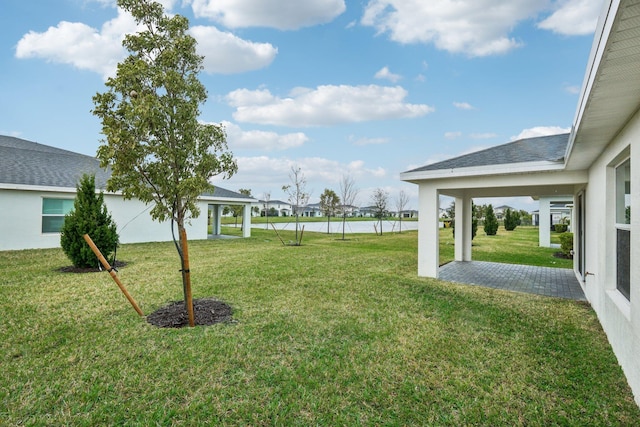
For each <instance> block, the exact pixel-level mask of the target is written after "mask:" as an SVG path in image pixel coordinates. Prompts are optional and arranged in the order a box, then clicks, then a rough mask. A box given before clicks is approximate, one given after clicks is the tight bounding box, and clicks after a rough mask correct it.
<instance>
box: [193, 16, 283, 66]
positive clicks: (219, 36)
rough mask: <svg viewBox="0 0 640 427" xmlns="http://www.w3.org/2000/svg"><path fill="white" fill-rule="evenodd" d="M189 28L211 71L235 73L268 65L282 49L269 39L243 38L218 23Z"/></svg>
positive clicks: (200, 53)
mask: <svg viewBox="0 0 640 427" xmlns="http://www.w3.org/2000/svg"><path fill="white" fill-rule="evenodd" d="M189 31H190V33H191V35H192V36H193V37H194V38H195V39H196V40H197V41H198V46H197V51H198V54H199V55H202V56H204V64H203V65H204V70H205V71H206V72H209V73H220V74H233V73H240V72H244V71H251V70H257V69H260V68H264V67H266V66H268V65H269V64H271V62H273V59H274V58H275V57H276V54H277V53H278V49H277V48H275V47H273V46H272V45H271V44H269V43H254V42H250V41H247V40H243V39H241V38H239V37H237V36H235V35H233V34H231V33H229V32H223V31H220V30H218V29H217V28H215V27H210V26H194V27H191V29H190V30H189Z"/></svg>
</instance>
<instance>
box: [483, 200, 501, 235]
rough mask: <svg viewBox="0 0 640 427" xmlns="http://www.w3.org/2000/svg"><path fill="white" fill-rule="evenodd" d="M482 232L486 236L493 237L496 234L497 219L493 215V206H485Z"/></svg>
mask: <svg viewBox="0 0 640 427" xmlns="http://www.w3.org/2000/svg"><path fill="white" fill-rule="evenodd" d="M484 232H485V233H487V236H495V235H496V233H498V219H497V218H496V214H495V213H493V206H492V205H489V206H487V209H486V210H485V213H484Z"/></svg>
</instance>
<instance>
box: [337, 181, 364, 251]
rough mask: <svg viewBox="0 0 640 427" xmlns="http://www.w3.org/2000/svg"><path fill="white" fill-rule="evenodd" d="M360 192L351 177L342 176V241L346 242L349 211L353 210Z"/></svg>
mask: <svg viewBox="0 0 640 427" xmlns="http://www.w3.org/2000/svg"><path fill="white" fill-rule="evenodd" d="M359 192H360V190H359V189H358V188H357V187H356V182H355V181H354V180H353V177H351V175H348V174H345V175H342V178H341V179H340V200H341V201H342V240H344V228H345V224H346V222H347V209H353V205H355V203H356V199H357V198H358V193H359Z"/></svg>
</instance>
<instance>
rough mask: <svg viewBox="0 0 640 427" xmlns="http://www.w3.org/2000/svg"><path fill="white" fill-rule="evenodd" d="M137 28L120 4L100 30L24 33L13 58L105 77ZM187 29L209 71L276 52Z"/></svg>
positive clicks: (75, 27) (70, 25) (266, 59)
mask: <svg viewBox="0 0 640 427" xmlns="http://www.w3.org/2000/svg"><path fill="white" fill-rule="evenodd" d="M165 3H167V4H170V3H171V2H169V1H166V2H165ZM137 30H138V27H137V25H136V23H135V20H134V19H133V17H132V16H131V15H130V14H129V13H127V12H125V11H123V10H122V9H118V15H117V17H115V18H114V19H111V20H109V21H107V22H106V23H105V24H104V25H103V26H102V28H101V29H99V30H98V29H96V28H92V27H90V26H88V25H86V24H83V23H80V22H66V21H62V22H60V23H59V24H58V25H57V26H55V27H50V28H49V29H48V30H47V31H45V32H43V33H37V32H35V31H30V32H29V33H27V34H25V35H24V36H23V37H22V39H20V41H19V42H18V44H17V47H16V57H17V58H42V59H45V60H47V61H50V62H56V63H61V64H68V65H72V66H74V67H76V68H78V69H81V70H89V71H93V72H96V73H99V74H101V75H102V76H103V77H104V78H107V77H110V76H114V75H115V72H116V68H117V64H118V62H120V61H122V60H123V59H124V58H125V56H126V55H127V52H126V50H125V49H124V48H123V47H122V40H123V39H124V36H125V34H130V33H134V32H135V31H137ZM190 31H191V34H192V35H193V37H194V38H195V39H196V40H197V41H198V47H197V50H198V53H199V54H200V55H203V56H204V57H205V59H204V64H203V65H204V69H205V71H206V72H209V73H221V74H231V73H238V72H243V71H250V70H256V69H259V68H263V67H266V66H268V65H269V64H271V62H272V61H273V59H274V58H275V56H276V54H277V53H278V49H277V48H275V47H273V46H272V45H270V44H268V43H253V42H250V41H247V40H243V39H241V38H239V37H236V36H234V35H232V34H230V33H227V32H222V31H219V30H217V29H216V28H214V27H204V26H195V27H192V28H191V30H190Z"/></svg>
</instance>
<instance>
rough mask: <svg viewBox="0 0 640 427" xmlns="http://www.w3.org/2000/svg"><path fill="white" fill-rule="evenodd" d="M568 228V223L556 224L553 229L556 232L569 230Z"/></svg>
mask: <svg viewBox="0 0 640 427" xmlns="http://www.w3.org/2000/svg"><path fill="white" fill-rule="evenodd" d="M567 228H568V226H567V224H556V225H554V226H553V229H554V230H555V232H556V233H564V232H565V231H567Z"/></svg>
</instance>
